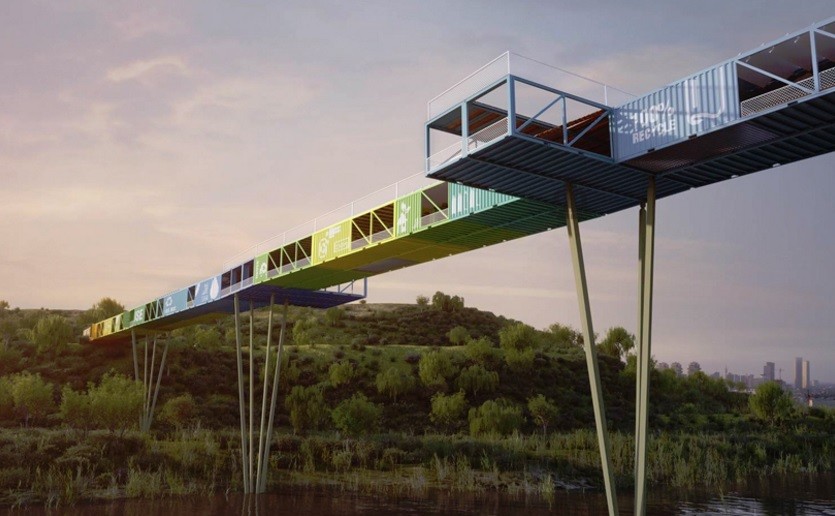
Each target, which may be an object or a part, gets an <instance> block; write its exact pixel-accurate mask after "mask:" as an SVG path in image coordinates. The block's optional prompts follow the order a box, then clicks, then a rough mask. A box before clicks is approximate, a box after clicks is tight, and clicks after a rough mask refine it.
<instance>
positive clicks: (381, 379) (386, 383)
mask: <svg viewBox="0 0 835 516" xmlns="http://www.w3.org/2000/svg"><path fill="white" fill-rule="evenodd" d="M375 383H376V385H377V392H379V393H380V394H386V395H388V396H389V397H390V398H391V399H392V400H393V401H394V402H397V397H398V396H402V395H403V394H407V393H409V392H412V391H413V390H414V388H415V377H414V376H412V371H411V370H409V368H408V367H405V366H397V365H393V366H391V367H389V368H388V369H386V370H385V371H383V372H381V373H379V374H378V375H377V379H376V381H375Z"/></svg>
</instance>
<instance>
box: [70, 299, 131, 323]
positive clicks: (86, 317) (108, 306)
mask: <svg viewBox="0 0 835 516" xmlns="http://www.w3.org/2000/svg"><path fill="white" fill-rule="evenodd" d="M124 311H125V306H124V305H123V304H122V303H119V302H118V301H116V300H115V299H113V298H110V297H103V298H101V299H100V300H99V302H98V303H96V304H94V305H93V306H92V307H91V308H90V309H89V310H87V311H86V312H84V313H83V314H81V316H80V317H79V321H80V322H81V323H82V324H93V323H97V322H99V321H103V320H105V319H107V318H108V317H113V316H114V315H119V314H120V313H122V312H124Z"/></svg>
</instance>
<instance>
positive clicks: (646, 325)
mask: <svg viewBox="0 0 835 516" xmlns="http://www.w3.org/2000/svg"><path fill="white" fill-rule="evenodd" d="M641 233H643V248H644V251H643V257H642V258H643V268H642V271H641V285H642V286H641V298H640V301H641V304H642V308H641V341H640V345H639V351H638V357H637V360H638V361H639V363H640V366H639V367H640V373H641V374H640V376H639V377H638V378H637V379H636V380H637V381H638V397H639V398H640V401H639V402H637V403H639V405H638V408H639V409H640V411H639V412H636V419H637V434H636V436H635V439H636V441H635V442H636V445H637V447H636V450H635V460H636V462H637V465H636V468H635V470H636V476H635V514H638V515H643V514H646V511H647V501H646V484H647V427H648V414H649V410H648V409H649V369H650V357H651V351H652V349H651V342H652V281H653V270H654V260H655V178H650V180H649V185H648V187H647V212H646V219H645V220H644V224H643V229H642V230H641Z"/></svg>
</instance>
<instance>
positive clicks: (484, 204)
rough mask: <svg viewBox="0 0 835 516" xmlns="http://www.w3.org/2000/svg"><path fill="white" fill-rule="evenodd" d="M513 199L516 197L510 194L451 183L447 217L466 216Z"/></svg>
mask: <svg viewBox="0 0 835 516" xmlns="http://www.w3.org/2000/svg"><path fill="white" fill-rule="evenodd" d="M513 200H516V197H514V196H512V195H507V194H503V193H498V192H493V191H490V190H482V189H480V188H472V187H470V186H464V185H459V184H457V183H452V184H450V189H449V217H450V218H451V219H456V218H459V217H466V216H467V215H469V214H471V213H475V212H478V211H482V210H486V209H489V208H492V207H493V206H497V205H499V204H504V203H506V202H509V201H513Z"/></svg>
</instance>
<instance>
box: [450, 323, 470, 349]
mask: <svg viewBox="0 0 835 516" xmlns="http://www.w3.org/2000/svg"><path fill="white" fill-rule="evenodd" d="M446 336H447V338H448V339H449V342H450V343H451V344H452V345H453V346H460V345H462V344H465V343H466V342H467V341H468V340H470V332H469V331H467V328H464V327H463V326H456V327H455V328H453V329H451V330H449V331H448V332H447V334H446Z"/></svg>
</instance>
